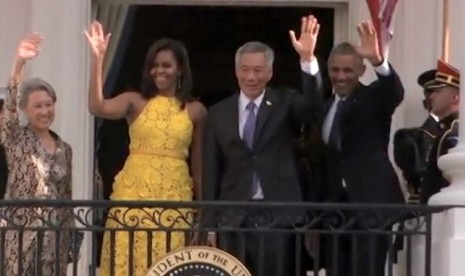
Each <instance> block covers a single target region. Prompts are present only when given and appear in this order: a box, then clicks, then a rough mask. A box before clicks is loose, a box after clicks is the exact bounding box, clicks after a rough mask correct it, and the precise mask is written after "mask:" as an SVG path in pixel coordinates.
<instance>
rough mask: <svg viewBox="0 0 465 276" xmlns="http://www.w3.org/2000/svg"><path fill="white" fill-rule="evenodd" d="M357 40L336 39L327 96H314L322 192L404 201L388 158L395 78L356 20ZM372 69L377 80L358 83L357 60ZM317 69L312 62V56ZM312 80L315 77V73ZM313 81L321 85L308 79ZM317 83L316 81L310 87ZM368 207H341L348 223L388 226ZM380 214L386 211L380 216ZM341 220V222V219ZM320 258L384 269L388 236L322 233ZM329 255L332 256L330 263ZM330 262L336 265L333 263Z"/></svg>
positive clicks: (355, 275)
mask: <svg viewBox="0 0 465 276" xmlns="http://www.w3.org/2000/svg"><path fill="white" fill-rule="evenodd" d="M358 32H359V35H360V40H361V45H360V46H359V47H354V46H353V45H352V44H350V43H347V42H345V43H341V44H339V45H337V46H336V47H335V48H334V49H333V50H332V52H331V53H330V57H329V60H328V70H329V77H330V80H331V84H332V92H333V96H332V97H331V98H330V99H329V100H328V101H327V102H325V103H321V113H322V115H321V129H322V138H323V140H324V142H325V144H326V149H325V154H324V159H325V166H326V172H327V173H326V175H327V178H328V183H327V185H325V187H326V191H325V194H326V196H325V198H326V201H328V202H339V203H403V202H404V199H403V195H402V192H401V189H400V186H399V180H398V178H397V175H396V173H395V171H394V168H393V166H392V164H391V163H390V161H389V157H388V143H389V134H390V128H391V117H392V114H393V113H394V110H395V109H396V108H397V106H398V105H399V104H400V103H401V101H402V100H403V97H404V88H403V86H402V83H401V81H400V79H399V77H398V76H397V74H396V73H395V71H394V69H393V68H392V66H390V65H389V64H388V62H387V60H386V59H384V58H383V56H382V55H381V53H380V51H379V44H378V41H377V36H376V31H375V29H374V27H373V25H372V24H371V23H369V22H363V23H361V24H360V25H359V26H358ZM364 59H365V60H367V61H369V62H370V63H371V65H372V66H373V67H374V68H375V71H376V74H377V77H378V80H377V81H375V82H373V83H371V84H370V85H369V86H365V85H363V84H362V83H360V81H359V78H360V77H361V76H362V75H363V73H364V71H365V66H364V64H363V60H364ZM311 67H312V68H315V67H316V68H317V69H316V70H315V69H313V70H314V71H317V72H319V69H318V62H317V61H314V62H312V63H311ZM312 75H314V78H315V79H318V78H319V73H318V74H312ZM312 83H313V84H321V82H319V81H315V80H313V81H312ZM321 89H323V88H322V87H321V86H316V87H314V89H313V92H314V93H320V92H319V91H320V90H321ZM368 213H369V210H367V212H362V213H357V212H355V213H354V212H347V213H344V216H345V219H347V220H343V221H345V222H346V223H347V222H351V224H347V225H346V224H344V225H339V224H337V225H331V226H333V227H344V226H346V227H349V228H348V229H353V230H359V231H365V232H368V229H369V228H371V227H374V228H378V229H379V228H381V227H382V229H381V230H388V228H389V225H388V227H383V226H381V225H382V223H386V221H382V220H379V219H375V218H377V217H378V216H376V215H375V216H371V215H369V214H368ZM381 218H385V216H381ZM342 223H344V222H342ZM327 245H328V248H327V252H328V253H329V254H331V255H330V256H328V257H327V258H326V260H327V261H328V262H329V263H328V265H327V269H328V274H329V275H338V276H349V275H352V276H363V275H367V276H368V275H369V276H377V275H384V263H385V260H386V253H387V248H388V237H386V236H380V235H374V234H369V235H356V234H355V235H353V236H352V235H349V234H347V235H338V236H337V237H333V236H331V237H329V239H328V241H327ZM335 261H336V262H335ZM336 267H337V268H336Z"/></svg>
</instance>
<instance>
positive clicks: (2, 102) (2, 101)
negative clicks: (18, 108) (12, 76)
mask: <svg viewBox="0 0 465 276" xmlns="http://www.w3.org/2000/svg"><path fill="white" fill-rule="evenodd" d="M4 103H5V101H4V100H3V99H0V112H2V111H3V104H4Z"/></svg>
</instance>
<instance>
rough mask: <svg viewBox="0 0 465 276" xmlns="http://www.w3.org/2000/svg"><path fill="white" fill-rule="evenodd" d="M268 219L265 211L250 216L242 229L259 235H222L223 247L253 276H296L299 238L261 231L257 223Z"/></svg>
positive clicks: (232, 232) (234, 232) (230, 233)
mask: <svg viewBox="0 0 465 276" xmlns="http://www.w3.org/2000/svg"><path fill="white" fill-rule="evenodd" d="M268 216H269V214H267V212H261V211H260V212H257V213H254V214H249V215H247V216H246V217H245V219H244V221H243V223H242V225H241V228H242V229H257V231H253V232H238V231H230V232H229V231H228V232H221V233H220V234H219V246H220V248H221V249H222V250H225V251H226V252H229V253H230V254H232V255H233V256H235V257H236V258H238V259H239V260H240V261H241V262H242V263H243V264H245V266H246V267H247V269H249V271H250V273H251V274H252V275H253V276H292V275H296V271H295V270H296V268H295V267H296V258H295V256H296V254H295V251H296V249H295V248H296V247H295V234H291V233H283V232H262V231H260V228H257V227H256V224H257V222H260V221H261V222H263V221H265V220H266V219H267V217H268ZM265 229H266V228H265ZM299 255H300V254H299ZM299 262H300V260H299ZM302 275H304V274H302Z"/></svg>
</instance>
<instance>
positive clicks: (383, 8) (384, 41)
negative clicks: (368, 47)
mask: <svg viewBox="0 0 465 276" xmlns="http://www.w3.org/2000/svg"><path fill="white" fill-rule="evenodd" d="M366 1H367V4H368V9H369V10H370V15H371V21H372V22H373V25H374V27H375V29H376V32H377V33H378V41H379V42H380V48H381V49H380V51H381V53H383V54H386V50H387V48H388V46H389V42H390V41H391V38H392V35H393V33H394V27H393V24H392V17H393V14H394V10H395V8H396V6H397V2H398V0H366Z"/></svg>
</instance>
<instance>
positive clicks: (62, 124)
mask: <svg viewBox="0 0 465 276" xmlns="http://www.w3.org/2000/svg"><path fill="white" fill-rule="evenodd" d="M107 3H113V4H125V3H126V4H128V3H130V4H171V5H241V6H243V5H258V6H300V7H305V6H308V7H315V6H320V7H332V8H334V9H335V29H334V32H335V33H334V34H335V43H338V42H341V41H344V40H351V41H356V39H357V33H356V28H355V27H356V24H357V23H358V22H359V21H361V20H365V19H369V13H368V9H367V5H366V0H252V1H247V0H126V1H123V0H113V1H112V0H100V1H96V3H92V1H91V0H60V1H57V0H2V1H0V79H3V81H4V83H5V84H6V80H7V78H8V75H9V73H10V69H11V68H10V66H11V63H12V58H13V55H14V51H15V47H16V44H17V42H18V40H19V39H20V38H21V37H23V36H24V35H25V34H26V33H28V32H30V31H36V32H39V33H41V34H42V35H43V36H44V39H45V40H44V43H43V46H42V52H41V53H40V56H39V57H38V58H36V59H35V60H34V61H32V62H30V64H28V66H27V71H26V75H27V76H34V77H40V78H44V79H46V80H47V81H49V82H50V83H51V84H52V85H53V86H54V87H55V89H56V91H57V93H58V102H57V114H56V121H55V123H54V126H53V128H54V129H55V130H56V131H57V133H59V134H60V135H61V136H62V137H63V138H64V139H65V140H66V141H68V142H69V143H70V144H71V146H72V147H73V152H74V157H73V193H74V197H75V198H76V199H90V198H91V197H92V191H93V187H92V178H93V169H92V168H93V147H94V141H93V137H94V136H93V131H94V126H93V118H92V117H91V116H90V115H89V113H88V112H87V94H88V93H87V88H88V80H89V76H88V68H89V49H88V45H87V42H86V40H85V36H84V29H85V28H86V27H87V26H88V25H89V23H90V20H91V14H92V7H93V5H96V4H97V5H98V4H107ZM449 5H450V11H449V12H450V22H451V24H450V25H451V29H450V37H451V41H450V49H451V50H450V63H452V64H453V65H454V66H456V67H458V68H459V69H461V71H462V72H463V73H465V50H464V49H465V34H464V33H465V29H464V28H465V16H464V13H465V1H463V0H449ZM441 37H442V1H440V0H405V1H402V0H401V1H399V5H398V7H397V12H396V19H395V35H394V39H393V41H392V43H391V47H390V57H389V59H390V61H391V63H392V64H393V66H394V67H395V68H396V70H397V71H398V73H399V75H400V77H401V79H402V81H403V83H404V86H405V90H406V94H405V100H404V102H403V103H402V105H401V106H400V107H399V108H398V109H397V111H396V113H395V116H394V120H393V132H394V131H395V130H396V129H398V128H402V127H410V126H417V125H420V124H421V123H422V122H423V120H424V119H425V117H426V114H425V111H424V110H423V107H422V105H421V100H422V97H423V94H422V91H421V88H420V87H419V86H418V85H417V84H416V78H417V76H418V75H419V74H420V73H421V72H423V71H425V70H427V69H430V68H434V67H435V66H436V60H437V58H438V57H440V55H441ZM371 71H372V70H368V71H367V72H368V73H367V76H366V77H365V79H366V81H369V80H371V79H372V78H373V77H374V75H373V73H371ZM462 78H463V77H462ZM463 81H464V80H463V79H462V83H463ZM464 201H465V199H464ZM448 219H451V218H448ZM464 221H465V219H464ZM464 228H465V227H464ZM459 230H461V231H462V233H465V229H459ZM459 232H460V231H459ZM454 233H455V232H454ZM460 235H461V233H460ZM460 235H458V236H457V233H455V238H458V239H459V240H460ZM90 249H91V247H90V241H89V240H88V239H87V242H85V244H84V246H83V248H82V250H83V252H82V259H81V262H80V267H79V269H80V271H86V269H87V267H88V262H89V260H90V253H91V252H90ZM433 249H434V248H433ZM450 250H457V249H450ZM454 252H459V251H454ZM461 252H463V253H462V254H464V255H465V251H461ZM449 253H450V254H452V253H453V251H449ZM454 254H455V253H454ZM462 257H463V255H462ZM443 261H444V262H443V264H444V265H445V266H448V265H447V264H446V263H447V262H449V261H450V260H443ZM433 263H435V261H433ZM462 263H463V262H462ZM433 271H434V269H433ZM443 271H445V270H443ZM462 271H463V269H462ZM436 272H437V273H439V272H438V271H436ZM433 275H438V276H445V275H451V276H453V275H463V274H460V273H459V272H454V271H452V270H451V271H449V270H448V272H447V274H442V273H441V274H433Z"/></svg>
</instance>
